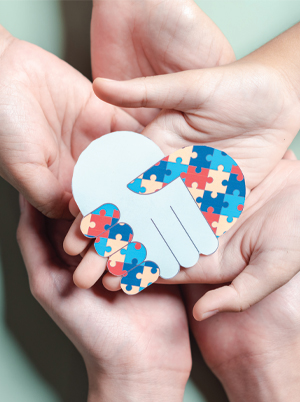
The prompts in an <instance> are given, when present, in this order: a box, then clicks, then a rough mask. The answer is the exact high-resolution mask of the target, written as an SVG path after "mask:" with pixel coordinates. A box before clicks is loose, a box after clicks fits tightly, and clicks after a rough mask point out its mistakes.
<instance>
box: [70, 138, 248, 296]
mask: <svg viewBox="0 0 300 402" xmlns="http://www.w3.org/2000/svg"><path fill="white" fill-rule="evenodd" d="M141 171H142V172H144V173H142V174H140V172H141ZM134 177H135V179H133V178H134ZM72 187H73V195H74V198H75V201H76V203H77V205H78V206H79V208H80V210H81V212H82V214H83V216H84V218H83V219H82V222H81V231H82V233H83V234H84V235H85V236H87V237H90V238H95V243H94V245H95V249H96V251H97V253H98V254H99V255H101V256H103V257H108V261H107V268H108V270H109V271H110V272H111V273H112V274H114V275H120V276H122V279H121V287H122V289H123V291H124V292H125V293H128V294H136V293H139V292H140V291H141V290H143V289H145V288H146V287H148V286H149V285H150V284H151V283H153V282H155V281H156V280H157V279H158V277H159V276H161V277H163V278H171V277H173V276H175V275H176V274H177V272H178V271H179V266H180V265H182V266H183V267H186V268H188V267H191V266H193V265H195V264H196V262H197V261H198V258H199V254H205V255H209V254H212V253H213V252H215V251H216V249H217V247H218V240H217V238H218V237H219V236H221V235H222V234H223V233H225V232H226V231H227V230H228V229H230V228H231V227H232V225H233V224H234V223H235V222H236V220H237V218H238V217H239V216H240V214H241V212H242V210H243V206H244V200H245V181H244V177H243V174H242V172H241V170H240V168H239V167H238V166H237V164H236V162H235V161H234V160H233V159H232V158H231V157H230V156H229V155H227V154H226V153H225V152H222V151H219V150H217V149H215V148H211V147H206V146H199V145H194V146H189V147H185V148H182V149H180V150H178V151H176V152H173V153H172V154H171V155H169V156H167V157H164V155H163V154H162V152H161V150H160V149H159V148H158V147H157V146H156V145H155V144H154V143H153V142H152V141H150V140H149V139H147V138H146V137H144V136H142V135H140V134H136V133H132V132H115V133H111V134H109V135H105V136H103V137H101V138H99V139H97V140H95V141H93V142H92V143H91V144H90V145H89V146H88V147H87V149H86V150H85V151H84V152H83V153H82V154H81V156H80V157H79V159H78V162H77V164H76V166H75V169H74V174H73V181H72ZM99 205H100V207H99ZM120 219H122V221H120ZM132 240H135V241H134V242H133V241H132ZM146 257H147V260H146Z"/></svg>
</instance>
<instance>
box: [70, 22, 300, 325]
mask: <svg viewBox="0 0 300 402" xmlns="http://www.w3.org/2000/svg"><path fill="white" fill-rule="evenodd" d="M299 31H300V24H298V25H296V26H295V27H293V28H291V29H290V30H288V31H287V32H285V33H284V34H282V35H281V36H280V37H278V38H276V39H275V40H274V41H272V42H270V43H269V44H267V45H265V47H264V48H262V49H259V50H258V51H256V52H254V53H253V54H252V55H249V56H247V57H246V58H245V59H243V60H241V61H238V62H235V63H232V64H229V65H227V66H224V67H217V68H213V69H204V70H194V71H185V72H181V73H177V74H168V75H163V76H160V77H147V78H142V79H134V80H131V81H125V82H117V81H107V80H104V79H96V81H95V82H94V89H95V92H96V94H97V95H98V96H99V97H101V98H102V99H103V100H105V101H108V102H111V103H113V104H115V105H118V106H121V107H140V106H145V107H160V108H163V109H164V110H163V111H162V112H161V113H160V114H159V115H158V116H157V118H156V119H155V120H154V121H153V122H152V123H151V124H150V125H148V126H147V127H146V129H145V130H144V134H145V135H147V136H148V137H149V138H151V139H152V140H154V141H155V142H156V143H157V144H158V145H159V146H160V147H161V148H162V150H163V151H164V152H165V153H166V154H168V153H171V152H172V151H174V150H176V149H178V148H180V147H182V146H188V145H191V144H202V143H205V144H207V143H208V144H209V145H210V146H213V147H216V148H219V149H222V150H224V151H226V152H228V153H229V154H230V156H232V157H233V158H234V159H235V160H236V161H237V163H238V164H239V166H240V167H241V168H242V170H243V173H244V175H245V179H246V184H247V188H248V193H249V192H250V191H251V193H250V195H249V197H248V199H247V201H246V207H245V211H244V212H243V214H242V217H241V218H240V219H239V221H238V223H237V224H235V226H234V227H233V228H232V229H231V230H230V231H229V232H228V233H227V234H226V235H224V236H223V237H222V238H221V239H220V246H219V249H218V251H217V252H216V253H215V254H213V255H212V256H209V257H200V259H199V262H198V264H197V265H196V266H195V267H193V268H190V269H189V270H182V271H181V272H180V274H178V275H177V276H176V277H175V278H174V279H173V280H172V282H173V283H186V282H188V283H193V282H198V283H199V282H200V283H201V282H202V283H203V282H204V283H224V282H231V281H232V283H231V285H229V286H223V287H221V288H219V289H216V290H213V291H211V292H209V293H207V294H206V295H205V296H204V297H203V298H202V299H201V300H200V301H199V302H198V303H197V304H196V306H195V308H194V316H195V318H197V319H198V320H201V319H204V318H207V317H209V316H211V315H212V314H216V313H217V312H219V311H241V310H245V309H246V308H248V307H249V306H251V305H253V304H254V303H256V302H258V301H259V300H261V299H262V298H264V297H265V296H267V295H268V294H269V293H271V292H272V291H274V290H275V289H277V288H278V287H280V286H282V285H283V284H284V283H286V282H287V281H288V280H289V279H290V278H292V277H293V276H294V275H295V274H296V273H297V272H298V270H299V263H298V261H299V252H298V246H297V245H298V241H299V233H298V229H297V226H295V225H294V222H295V220H296V221H297V220H299V217H298V213H297V210H296V209H295V208H291V209H289V210H288V211H285V214H284V215H283V214H282V213H280V211H282V208H283V205H285V204H284V202H287V201H288V200H291V199H294V200H295V205H297V199H296V198H294V197H296V196H297V195H298V194H299V189H298V185H297V183H298V181H299V178H298V175H299V173H298V171H299V167H298V162H296V161H293V162H289V163H287V162H283V166H281V165H282V164H281V165H280V168H279V167H276V165H277V164H278V162H279V160H280V159H281V158H282V156H283V155H284V153H285V151H286V148H287V146H288V145H289V144H290V142H291V141H292V139H293V138H294V136H295V135H296V133H297V131H298V128H299V127H300V117H299V116H300V114H299V107H300V102H299V98H298V92H297V88H298V86H297V85H296V83H297V75H296V72H297V69H296V68H295V66H294V63H290V62H289V61H288V59H286V57H287V56H288V55H289V54H290V51H291V50H290V49H293V48H294V46H295V41H296V42H298V35H297V34H299ZM275 50H276V52H277V53H279V55H277V56H276V55H275V56H274V55H273V52H274V51H275ZM280 51H281V53H280ZM277 53H276V54H277ZM271 55H273V57H272V61H271V62H270V58H271ZM294 60H295V61H297V57H295V59H294ZM284 62H285V64H284ZM270 63H271V64H270ZM299 66H300V61H299ZM299 71H300V68H299ZM275 167H276V170H274V169H275ZM278 169H280V173H278V177H277V179H278V180H277V182H276V180H275V179H273V175H274V171H275V172H277V170H278ZM270 172H271V173H270ZM293 177H296V178H297V180H298V181H294V179H293ZM266 189H267V190H268V191H266ZM287 195H288V197H287ZM285 197H287V198H285ZM74 212H75V211H74ZM79 221H80V217H78V218H77V220H76V221H75V224H74V227H73V228H72V229H71V231H70V235H69V237H67V239H66V240H65V246H66V247H65V249H66V251H67V252H69V253H71V254H78V253H80V252H85V251H84V250H85V249H86V248H87V245H88V241H87V240H85V239H83V237H82V236H81V237H79V228H78V223H79ZM287 226H288V228H289V229H288V236H285V235H283V234H282V232H283V231H285V230H287V229H286V227H287ZM76 227H77V228H76ZM258 228H261V230H258ZM270 232H271V233H272V237H271V238H270V236H269V233H270ZM284 233H285V232H284ZM287 250H288V252H287ZM233 255H234V256H235V258H234V259H233V258H232V256H233ZM96 258H98V257H97V255H96V253H95V251H94V250H93V249H92V248H91V249H90V251H89V252H88V253H87V256H86V260H87V262H88V264H85V262H84V261H85V259H84V260H83V262H82V263H81V264H80V265H79V267H78V270H77V271H76V272H75V275H74V279H75V283H76V284H77V285H79V286H82V287H89V286H90V285H92V284H93V283H94V282H95V281H96V280H97V279H98V277H99V276H100V275H101V274H102V273H103V271H104V269H105V259H102V260H99V258H98V261H99V262H98V265H96V264H97V263H96ZM91 261H94V265H93V266H94V268H93V270H94V271H93V272H91V270H90V271H89V273H88V276H85V272H88V268H87V265H89V266H90V263H91ZM283 263H284V266H285V269H283ZM96 267H98V268H96ZM89 274H90V276H89ZM103 283H104V284H105V286H106V287H107V288H108V289H111V290H116V289H119V279H118V278H115V277H113V276H111V275H110V274H107V275H105V277H104V278H103Z"/></svg>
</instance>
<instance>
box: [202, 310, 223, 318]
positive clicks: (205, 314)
mask: <svg viewBox="0 0 300 402" xmlns="http://www.w3.org/2000/svg"><path fill="white" fill-rule="evenodd" d="M218 312H219V310H212V311H207V312H206V313H203V314H202V320H206V318H209V317H212V316H213V315H215V314H217V313H218Z"/></svg>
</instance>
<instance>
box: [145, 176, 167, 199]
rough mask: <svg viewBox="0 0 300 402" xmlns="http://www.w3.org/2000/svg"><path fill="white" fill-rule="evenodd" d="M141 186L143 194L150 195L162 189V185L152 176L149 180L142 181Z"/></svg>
mask: <svg viewBox="0 0 300 402" xmlns="http://www.w3.org/2000/svg"><path fill="white" fill-rule="evenodd" d="M142 186H143V187H144V188H145V192H144V194H152V193H155V191H158V190H160V189H161V188H162V187H163V183H162V182H160V181H156V176H155V175H154V174H153V175H151V176H150V179H149V180H147V179H142Z"/></svg>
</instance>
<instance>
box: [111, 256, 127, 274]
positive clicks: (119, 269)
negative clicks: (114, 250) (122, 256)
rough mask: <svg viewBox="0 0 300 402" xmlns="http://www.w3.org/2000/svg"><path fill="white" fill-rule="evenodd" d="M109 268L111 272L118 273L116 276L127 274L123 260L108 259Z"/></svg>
mask: <svg viewBox="0 0 300 402" xmlns="http://www.w3.org/2000/svg"><path fill="white" fill-rule="evenodd" d="M107 269H108V270H109V272H110V273H111V274H113V275H116V276H122V275H126V274H127V272H126V270H125V269H124V263H123V262H118V261H112V260H109V259H108V261H107Z"/></svg>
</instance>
